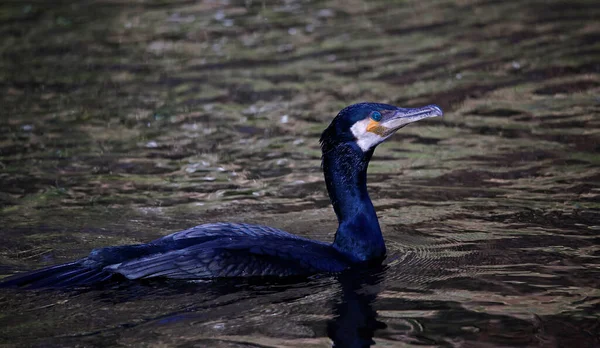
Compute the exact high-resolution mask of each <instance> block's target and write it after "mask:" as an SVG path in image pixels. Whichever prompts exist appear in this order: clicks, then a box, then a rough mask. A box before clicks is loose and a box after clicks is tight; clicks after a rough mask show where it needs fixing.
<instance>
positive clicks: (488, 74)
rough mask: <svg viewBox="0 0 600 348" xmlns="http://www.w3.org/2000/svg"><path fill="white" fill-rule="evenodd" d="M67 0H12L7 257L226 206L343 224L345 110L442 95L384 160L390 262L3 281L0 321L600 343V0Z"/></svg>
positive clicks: (45, 336)
mask: <svg viewBox="0 0 600 348" xmlns="http://www.w3.org/2000/svg"><path fill="white" fill-rule="evenodd" d="M52 3H53V4H52V5H50V4H46V3H44V2H27V1H25V2H24V1H16V0H8V1H3V2H2V4H1V5H0V34H1V35H2V37H3V40H2V43H1V44H0V45H1V47H2V54H0V92H1V93H0V103H1V105H2V108H1V110H0V221H2V224H1V225H0V273H1V274H2V275H5V274H12V273H14V272H18V271H24V270H29V269H33V268H38V267H41V266H44V265H48V264H54V263H60V262H66V261H68V260H72V259H75V258H78V257H81V256H84V255H86V254H87V253H88V252H89V250H91V249H93V248H95V247H100V246H106V245H117V244H131V243H138V242H144V241H149V240H153V239H156V238H158V237H159V236H162V235H165V234H167V233H170V232H174V231H177V230H180V229H184V228H188V227H190V226H194V225H197V224H200V223H204V222H213V221H240V222H251V223H260V224H267V225H272V226H275V227H278V228H282V229H284V230H287V231H289V232H292V233H297V234H300V235H304V236H308V237H311V238H316V239H321V240H331V239H332V238H333V232H334V231H335V228H336V221H335V216H334V215H333V211H332V209H331V207H330V205H329V202H328V199H327V197H326V193H325V186H324V183H323V179H322V175H321V172H320V168H319V164H320V163H319V158H320V152H319V144H318V141H317V140H318V136H319V134H320V132H321V131H322V129H323V128H324V127H325V126H326V125H327V124H328V122H329V121H330V120H331V118H332V117H333V116H334V115H335V113H336V112H337V111H338V110H339V109H340V108H342V107H343V106H345V105H347V104H350V103H352V102H357V101H363V100H370V101H378V102H389V103H393V104H398V105H402V106H415V105H424V104H430V103H436V104H440V105H441V106H442V108H443V109H444V110H445V111H446V116H445V118H444V119H443V120H441V119H440V120H437V119H436V120H428V121H427V122H424V123H420V124H415V125H411V126H409V127H406V128H404V129H402V130H401V131H400V132H399V133H398V134H397V135H395V136H394V138H393V139H390V141H389V142H387V143H386V144H383V145H382V146H380V147H379V148H378V149H377V151H376V152H375V156H374V159H373V161H372V162H371V165H370V168H369V190H370V192H371V195H372V198H373V202H374V205H375V207H376V209H377V211H378V215H379V217H380V222H381V225H382V229H383V231H384V235H385V238H386V243H387V245H388V250H389V253H390V255H389V257H388V260H387V265H386V267H387V268H386V269H385V271H377V272H375V271H374V272H373V274H371V273H369V274H362V275H354V276H350V275H347V276H343V277H337V278H335V277H322V278H317V279H313V280H311V281H308V282H305V283H295V284H262V283H260V282H259V283H255V284H246V283H244V284H242V283H238V282H227V281H224V282H217V283H207V284H204V283H203V284H194V285H189V286H184V287H183V288H182V286H181V284H179V285H172V284H162V283H148V284H137V283H136V284H121V285H115V286H114V287H109V288H102V289H91V290H85V291H83V290H82V291H71V292H52V291H39V292H22V293H19V292H15V291H5V290H4V291H2V292H1V293H0V307H1V308H2V311H1V312H0V343H14V344H19V343H21V344H22V345H24V346H75V345H85V346H117V345H120V346H135V347H137V346H141V345H143V346H158V345H166V346H192V345H196V346H216V347H234V346H236V347H237V346H244V345H245V346H252V345H255V346H261V347H264V346H287V347H293V346H298V347H306V346H313V347H327V346H331V341H332V339H331V338H333V339H334V340H340V341H338V342H343V343H340V344H338V346H351V344H355V345H357V346H361V345H362V346H365V345H368V344H371V340H372V341H374V342H376V343H377V344H378V345H389V346H422V345H429V346H466V347H480V346H543V347H552V346H556V347H571V346H573V347H575V346H577V347H595V346H600V337H599V336H598V332H600V327H599V326H600V324H599V322H600V320H599V318H598V316H599V315H598V313H600V308H599V306H600V290H599V289H600V280H599V279H600V267H599V265H600V246H599V245H600V237H599V236H598V231H599V230H600V223H599V221H600V210H599V209H600V205H599V197H600V196H599V195H600V184H599V181H600V179H599V178H600V169H599V168H600V157H599V156H598V153H599V150H600V136H599V134H600V133H599V129H600V123H599V122H600V121H599V120H600V119H599V118H598V113H599V112H600V99H599V98H598V96H599V95H600V93H599V92H600V65H599V63H598V62H600V49H599V47H598V42H600V40H598V38H600V28H599V27H598V25H597V23H596V22H597V18H599V17H600V7H599V6H598V4H597V3H596V2H594V1H571V2H568V3H566V2H560V1H530V2H526V3H523V2H498V1H483V0H481V1H479V0H473V1H449V0H448V1H436V2H420V1H403V2H397V3H391V2H389V1H358V0H353V1H349V2H347V1H344V2H340V1H321V0H319V1H302V2H301V1H293V0H290V1H260V2H259V1H227V2H223V1H169V2H164V1H154V0H144V1H137V2H135V3H132V2H130V1H120V0H99V1H94V2H80V1H70V0H65V1H61V2H60V3H59V4H56V2H52ZM341 340H343V341H341ZM346 340H347V341H346Z"/></svg>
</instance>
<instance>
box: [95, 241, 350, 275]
mask: <svg viewBox="0 0 600 348" xmlns="http://www.w3.org/2000/svg"><path fill="white" fill-rule="evenodd" d="M345 268H347V263H346V262H344V260H343V259H342V257H341V256H340V254H338V253H337V252H336V251H335V249H333V248H332V247H331V246H330V245H328V244H325V243H321V242H315V241H310V240H307V239H303V238H302V239H300V238H283V237H282V236H271V235H269V236H268V237H267V236H262V237H248V236H243V237H240V236H239V235H238V236H235V237H230V236H221V238H215V239H212V240H210V241H208V242H204V243H200V244H196V245H192V246H188V247H186V248H183V249H178V250H172V251H168V252H165V253H158V254H153V255H148V256H145V257H141V258H139V259H135V260H131V261H126V262H123V263H120V264H115V265H111V266H108V267H106V268H105V269H107V270H110V271H112V272H115V273H120V274H122V275H124V276H125V277H127V278H129V279H140V278H153V277H168V278H173V279H208V278H219V277H249V276H270V275H271V276H292V275H310V274H314V273H318V272H341V271H342V270H344V269H345Z"/></svg>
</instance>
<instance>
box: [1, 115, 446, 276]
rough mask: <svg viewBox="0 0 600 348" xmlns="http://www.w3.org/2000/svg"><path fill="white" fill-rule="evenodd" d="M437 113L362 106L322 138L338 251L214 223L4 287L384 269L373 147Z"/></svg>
mask: <svg viewBox="0 0 600 348" xmlns="http://www.w3.org/2000/svg"><path fill="white" fill-rule="evenodd" d="M441 115H442V110H441V109H440V108H439V107H438V106H436V105H429V106H425V107H421V108H399V107H396V106H392V105H387V104H378V103H359V104H354V105H350V106H348V107H346V108H344V109H343V110H341V111H340V112H339V113H338V115H337V116H336V117H335V118H334V119H333V121H332V122H331V124H330V125H329V127H327V128H326V129H325V131H324V132H323V134H322V135H321V139H320V142H321V150H322V168H323V173H324V175H325V183H326V185H327V191H328V193H329V198H330V200H331V204H332V205H333V209H334V211H335V214H336V215H337V218H338V222H339V226H338V229H337V231H336V234H335V239H334V242H333V243H332V244H330V243H325V242H321V241H316V240H311V239H308V238H304V237H300V236H296V235H293V234H290V233H287V232H284V231H281V230H279V229H276V228H273V227H266V226H260V225H250V224H243V223H211V224H204V225H199V226H196V227H192V228H190V229H187V230H184V231H180V232H176V233H173V234H170V235H167V236H165V237H162V238H159V239H157V240H155V241H152V242H150V243H147V244H135V245H124V246H112V247H105V248H100V249H95V250H93V251H92V252H91V253H90V254H89V256H88V257H85V258H83V259H80V260H77V261H73V262H69V263H66V264H61V265H57V266H51V267H47V268H42V269H40V270H37V271H32V272H29V273H25V274H17V275H15V276H12V277H9V278H7V279H5V280H4V281H3V282H1V283H0V286H4V287H7V286H13V287H14V286H27V287H62V286H80V285H91V284H97V283H101V282H104V281H107V280H109V279H111V278H115V277H125V278H127V279H148V278H156V277H162V278H171V279H184V280H199V279H211V278H221V277H251V276H274V277H287V276H309V275H312V274H317V273H338V272H341V271H344V270H346V269H349V268H351V267H357V266H360V265H365V264H380V263H381V262H382V261H383V259H384V258H385V255H386V248H385V243H384V240H383V236H382V234H381V229H380V227H379V222H378V220H377V215H376V214H375V209H374V207H373V204H372V203H371V199H370V198H369V194H368V193H367V166H368V164H369V160H370V159H371V156H372V155H373V151H374V150H375V147H376V146H377V145H378V144H380V143H381V142H383V141H385V140H386V139H387V138H389V137H390V136H391V135H392V134H393V133H394V132H396V131H397V130H398V129H400V128H402V127H404V126H406V125H407V124H409V123H412V122H415V121H418V120H421V119H424V118H428V117H435V116H441Z"/></svg>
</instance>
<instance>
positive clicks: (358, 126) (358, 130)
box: [350, 118, 385, 152]
mask: <svg viewBox="0 0 600 348" xmlns="http://www.w3.org/2000/svg"><path fill="white" fill-rule="evenodd" d="M370 122H371V119H370V118H366V119H364V120H362V121H358V122H356V123H355V124H354V125H353V126H352V128H350V130H351V131H352V134H353V135H354V138H355V139H356V143H357V144H358V146H359V147H360V148H361V150H363V152H367V151H369V150H370V149H371V148H373V146H375V145H377V144H379V143H381V142H382V141H384V140H385V138H384V137H382V136H380V135H377V134H375V133H372V132H368V131H367V126H368V125H369V123H370Z"/></svg>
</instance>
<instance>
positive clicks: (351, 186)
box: [322, 141, 385, 262]
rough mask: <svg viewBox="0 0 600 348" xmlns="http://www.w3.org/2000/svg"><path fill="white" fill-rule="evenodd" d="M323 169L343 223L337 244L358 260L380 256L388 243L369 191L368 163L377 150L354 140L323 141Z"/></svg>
mask: <svg viewBox="0 0 600 348" xmlns="http://www.w3.org/2000/svg"><path fill="white" fill-rule="evenodd" d="M322 146H323V149H322V150H323V163H322V166H323V173H324V174H325V183H326V184H327V191H328V193H329V199H330V200H331V204H332V205H333V210H335V214H336V215H337V218H338V222H339V226H338V229H337V231H336V233H335V240H334V242H333V247H334V248H336V249H337V250H338V251H340V252H342V253H344V254H345V255H347V256H349V257H350V258H351V259H352V260H354V261H356V262H365V261H373V260H380V259H382V258H383V257H384V256H385V243H384V241H383V236H382V234H381V229H380V227H379V221H378V220H377V214H376V213H375V208H374V207H373V203H372V202H371V199H370V198H369V193H368V192H367V167H368V165H369V161H370V160H371V156H372V155H373V150H370V151H367V152H363V151H362V150H361V149H360V147H359V146H358V145H357V144H356V143H355V142H353V141H350V142H345V143H338V144H329V143H323V144H322Z"/></svg>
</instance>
